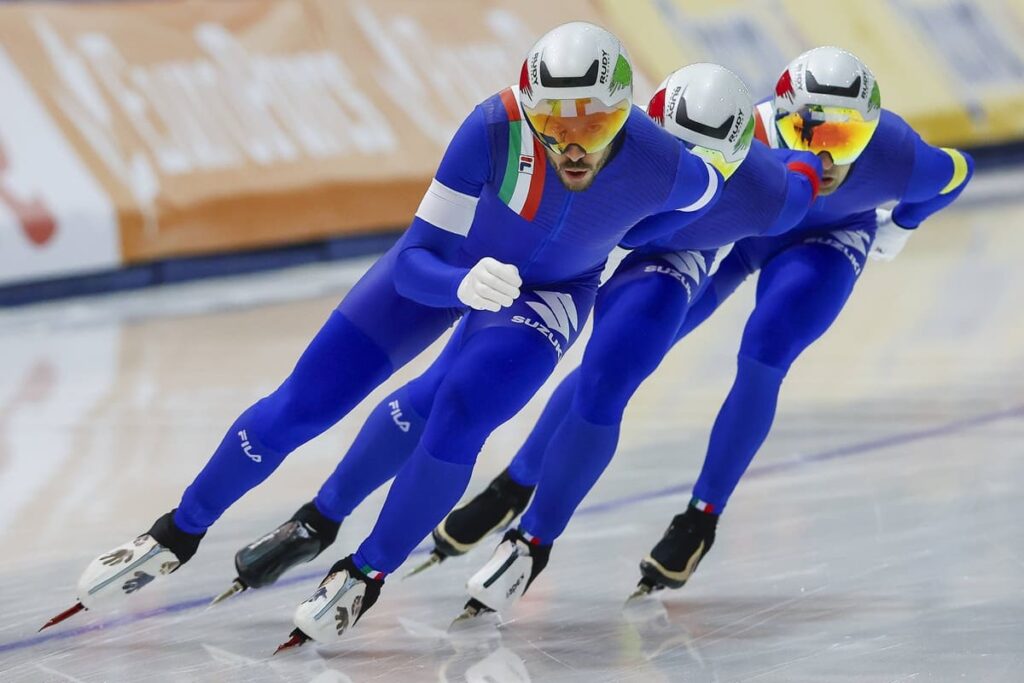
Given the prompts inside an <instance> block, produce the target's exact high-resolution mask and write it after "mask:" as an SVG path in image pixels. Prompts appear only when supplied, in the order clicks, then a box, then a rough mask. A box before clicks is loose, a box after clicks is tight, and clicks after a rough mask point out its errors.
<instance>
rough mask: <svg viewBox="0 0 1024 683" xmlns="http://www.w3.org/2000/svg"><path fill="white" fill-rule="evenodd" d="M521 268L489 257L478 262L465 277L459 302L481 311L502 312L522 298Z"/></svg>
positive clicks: (460, 287)
mask: <svg viewBox="0 0 1024 683" xmlns="http://www.w3.org/2000/svg"><path fill="white" fill-rule="evenodd" d="M522 284H523V280H522V279H521V278H520V277H519V269H518V268H516V267H515V266H513V265H509V264H507V263H502V262H501V261H496V260H495V259H492V258H491V257H490V256H485V257H484V258H482V259H480V260H479V261H477V263H476V265H475V266H473V267H472V268H470V269H469V272H468V273H466V277H464V278H462V283H461V284H460V285H459V290H458V292H457V295H458V297H459V301H461V302H462V303H464V304H466V305H467V306H469V307H470V308H474V309H476V310H478V311H495V312H496V311H500V310H501V309H503V308H506V307H508V306H511V305H512V302H513V301H515V300H516V299H518V298H519V288H520V287H521V286H522Z"/></svg>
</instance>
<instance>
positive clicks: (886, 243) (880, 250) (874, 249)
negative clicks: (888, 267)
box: [869, 209, 914, 261]
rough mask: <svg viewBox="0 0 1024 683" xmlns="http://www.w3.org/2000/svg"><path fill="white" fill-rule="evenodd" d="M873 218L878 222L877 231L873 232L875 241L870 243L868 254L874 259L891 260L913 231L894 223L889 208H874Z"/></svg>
mask: <svg viewBox="0 0 1024 683" xmlns="http://www.w3.org/2000/svg"><path fill="white" fill-rule="evenodd" d="M875 220H876V221H877V223H878V231H877V232H876V233H875V241H874V243H873V244H872V245H871V252H870V254H869V255H870V256H871V258H872V259H874V260H875V261H892V260H893V259H894V258H896V257H897V256H898V255H899V253H900V252H901V251H903V247H905V246H906V245H907V240H908V239H910V235H911V233H913V232H914V231H913V230H907V229H906V228H901V227H900V226H898V225H896V223H894V222H893V220H892V211H890V210H889V209H876V210H875Z"/></svg>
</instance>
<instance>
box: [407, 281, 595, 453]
mask: <svg viewBox="0 0 1024 683" xmlns="http://www.w3.org/2000/svg"><path fill="white" fill-rule="evenodd" d="M595 290H596V287H595V286H594V285H588V286H577V287H564V286H563V287H561V288H555V287H552V288H551V289H550V290H548V289H545V290H540V291H537V290H530V291H526V292H524V293H523V295H522V296H521V297H520V299H519V300H517V301H516V302H515V303H514V304H513V305H512V306H511V307H510V308H507V309H504V310H502V311H499V312H496V313H492V312H489V311H472V312H471V313H470V314H468V315H467V317H466V320H465V323H464V324H465V330H464V331H463V334H464V335H465V336H464V339H463V341H462V344H461V346H460V347H459V348H458V349H457V351H456V353H455V354H454V355H453V357H452V361H451V364H450V367H449V368H448V370H447V372H446V373H445V375H444V378H443V379H442V381H441V384H440V386H439V388H438V391H437V397H436V399H435V401H434V406H433V409H432V411H431V414H430V418H429V419H428V421H427V426H426V430H425V432H424V436H423V443H424V445H425V446H426V448H427V450H428V451H430V452H431V453H433V454H434V455H435V456H436V457H439V458H444V459H451V460H453V461H465V462H469V461H472V459H474V458H475V457H476V452H477V451H478V450H479V448H480V446H482V445H483V440H484V439H486V438H487V436H488V435H489V434H490V432H491V431H493V430H494V429H495V428H496V427H498V426H499V425H500V424H502V423H503V422H505V421H506V420H508V419H509V418H511V417H512V416H513V415H515V414H516V413H517V412H519V410H520V409H522V407H523V406H524V405H526V403H527V402H528V401H529V400H530V398H532V397H533V395H534V394H535V393H536V392H537V390H538V389H539V388H540V387H541V386H542V385H543V384H544V381H545V380H546V379H547V378H548V376H550V374H551V371H552V370H553V369H554V367H555V365H556V364H557V362H558V360H559V359H560V358H561V357H562V355H563V354H564V352H565V351H566V350H567V349H568V348H569V347H570V346H571V345H572V343H573V342H575V341H576V338H577V337H578V336H579V331H580V328H581V327H582V325H583V323H584V322H585V320H586V317H587V316H588V315H589V314H590V309H591V308H592V307H593V301H594V294H595Z"/></svg>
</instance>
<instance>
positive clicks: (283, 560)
mask: <svg viewBox="0 0 1024 683" xmlns="http://www.w3.org/2000/svg"><path fill="white" fill-rule="evenodd" d="M340 526H341V524H340V523H339V522H335V521H333V520H330V519H327V518H326V517H324V516H323V514H321V512H320V511H319V510H317V509H316V505H314V504H313V502H312V501H310V502H308V503H306V504H305V505H303V506H302V507H300V508H299V509H298V511H297V512H296V513H295V514H294V515H292V518H291V519H289V520H288V521H287V522H285V523H284V524H282V525H281V526H279V527H277V528H276V529H274V530H273V531H271V532H270V533H269V534H266V535H265V536H261V537H260V538H258V539H256V540H255V541H253V542H252V543H250V544H249V545H247V546H245V547H244V548H242V549H241V550H239V551H238V552H237V553H235V569H236V570H237V571H238V578H236V579H235V580H234V581H233V582H232V583H231V586H230V587H229V588H228V589H227V590H226V591H224V592H223V593H221V594H220V595H218V596H217V597H215V598H214V599H213V601H212V602H211V603H210V605H211V606H212V605H216V604H217V603H218V602H222V601H224V600H227V599H228V598H230V597H232V596H234V595H238V594H239V593H241V592H242V591H244V590H248V589H249V588H263V587H264V586H269V585H270V584H272V583H274V582H275V581H277V580H278V579H279V578H281V575H282V574H284V573H285V572H286V571H288V570H289V569H291V568H292V567H294V566H296V565H299V564H302V563H303V562H309V561H310V560H312V559H313V558H315V557H316V556H317V555H319V554H320V553H322V552H323V551H324V550H326V549H327V547H328V546H329V545H331V544H332V543H334V539H335V538H337V536H338V528H339V527H340Z"/></svg>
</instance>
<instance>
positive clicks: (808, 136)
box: [775, 106, 878, 166]
mask: <svg viewBox="0 0 1024 683" xmlns="http://www.w3.org/2000/svg"><path fill="white" fill-rule="evenodd" d="M775 125H776V127H777V128H778V130H779V135H780V136H781V137H782V139H783V140H784V141H785V143H786V146H787V147H789V148H790V149H796V150H800V151H802V152H813V153H814V154H818V153H819V152H828V153H829V154H831V155H832V163H834V164H836V165H839V166H844V165H846V164H852V163H853V162H854V161H856V160H857V157H859V156H860V154H861V152H863V151H864V149H865V148H866V147H867V146H868V143H869V142H871V136H872V135H874V134H875V129H876V128H878V119H875V120H874V121H865V120H864V117H863V116H861V113H860V112H859V111H857V110H856V109H846V108H844V107H816V106H809V107H803V108H802V109H800V110H798V111H795V112H790V113H786V114H782V115H781V116H777V117H776V119H775Z"/></svg>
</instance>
